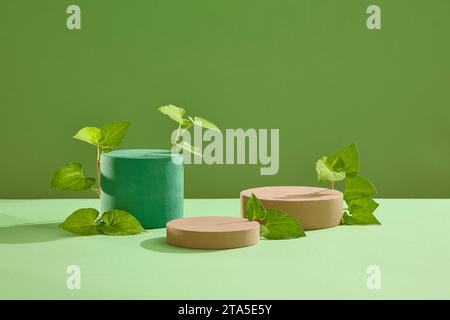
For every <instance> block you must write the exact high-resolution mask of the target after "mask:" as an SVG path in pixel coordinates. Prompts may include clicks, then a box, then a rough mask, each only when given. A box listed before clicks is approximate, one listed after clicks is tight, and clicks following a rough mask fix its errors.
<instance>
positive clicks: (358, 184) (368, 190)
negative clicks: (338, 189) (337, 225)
mask: <svg viewBox="0 0 450 320" xmlns="http://www.w3.org/2000/svg"><path fill="white" fill-rule="evenodd" d="M345 183H346V185H345V193H344V199H345V201H350V200H354V199H361V198H366V197H369V196H372V195H374V194H377V190H376V189H375V186H374V185H373V184H372V182H370V181H369V180H367V179H366V178H364V177H361V176H360V175H356V176H354V177H347V179H346V182H345Z"/></svg>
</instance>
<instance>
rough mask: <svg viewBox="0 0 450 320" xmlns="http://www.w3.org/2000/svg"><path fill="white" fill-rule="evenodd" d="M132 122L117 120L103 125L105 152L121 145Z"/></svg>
mask: <svg viewBox="0 0 450 320" xmlns="http://www.w3.org/2000/svg"><path fill="white" fill-rule="evenodd" d="M130 124H131V123H130V122H129V121H116V122H113V123H110V124H107V125H106V126H104V127H102V128H101V132H102V136H103V139H102V142H101V148H102V150H103V151H104V152H109V151H111V150H113V149H115V148H117V147H118V146H120V144H121V143H122V140H123V137H124V136H125V134H126V133H127V131H128V127H129V126H130Z"/></svg>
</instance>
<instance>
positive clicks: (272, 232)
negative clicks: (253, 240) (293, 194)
mask: <svg viewBox="0 0 450 320" xmlns="http://www.w3.org/2000/svg"><path fill="white" fill-rule="evenodd" d="M260 233H261V234H262V235H263V236H264V237H265V238H267V239H272V240H277V239H290V238H300V237H306V234H305V232H304V231H303V228H302V226H301V225H300V223H299V222H298V220H297V219H296V218H294V217H293V216H291V215H290V214H288V213H286V212H283V211H281V210H278V209H266V223H265V224H264V227H263V228H261V229H260Z"/></svg>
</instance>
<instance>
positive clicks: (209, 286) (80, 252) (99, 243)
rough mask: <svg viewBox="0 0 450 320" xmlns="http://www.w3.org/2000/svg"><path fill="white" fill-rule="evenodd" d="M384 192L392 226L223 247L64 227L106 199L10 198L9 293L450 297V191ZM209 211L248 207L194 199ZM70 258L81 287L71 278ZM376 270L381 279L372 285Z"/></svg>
mask: <svg viewBox="0 0 450 320" xmlns="http://www.w3.org/2000/svg"><path fill="white" fill-rule="evenodd" d="M379 202H380V208H379V209H378V210H377V216H378V217H379V219H380V220H381V222H382V223H383V225H382V226H339V227H336V228H332V229H325V230H316V231H309V232H307V237H306V238H300V239H294V240H278V241H276V240H263V239H261V240H260V242H259V244H258V245H256V246H253V247H247V248H241V249H231V250H216V251H214V250H193V249H183V248H177V247H172V246H170V245H168V244H167V243H166V241H165V229H157V230H150V231H147V232H145V233H143V234H140V235H137V236H123V237H113V236H103V235H98V236H87V237H81V236H76V235H72V234H70V233H67V232H65V231H63V230H61V229H59V228H58V227H57V225H58V223H59V222H61V221H62V220H63V219H64V218H65V217H66V216H67V215H68V214H70V213H71V212H72V211H74V210H76V209H78V208H82V207H98V205H99V201H98V200H0V298H1V299H13V298H19V299H347V298H354V299H432V298H433V299H442V298H445V299H449V298H450V250H449V244H450V232H449V231H450V199H441V200H397V199H388V200H380V201H379ZM201 215H225V216H238V215H239V200H237V199H217V200H186V201H185V216H186V217H192V216H201ZM70 266H76V267H75V268H78V267H79V271H80V278H79V279H80V289H69V288H68V282H69V284H70V283H72V282H71V279H72V280H73V278H70V277H71V276H73V274H70V273H69V274H68V270H69V272H73V271H72V270H74V269H73V267H72V269H71V268H70ZM371 266H372V267H371ZM373 266H375V267H373ZM368 270H369V271H370V272H373V270H378V271H379V274H378V275H379V278H378V279H379V280H380V282H379V283H380V284H381V288H380V289H369V288H368V285H367V283H368V279H369V283H372V284H373V282H372V280H373V279H374V278H373V276H374V274H373V273H372V274H368V273H367V272H368ZM68 279H69V281H68ZM69 287H70V285H69Z"/></svg>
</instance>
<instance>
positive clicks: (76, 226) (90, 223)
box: [59, 208, 99, 236]
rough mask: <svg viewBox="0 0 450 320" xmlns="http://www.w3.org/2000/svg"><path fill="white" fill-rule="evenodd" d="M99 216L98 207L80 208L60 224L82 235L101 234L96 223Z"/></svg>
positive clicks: (67, 229) (63, 227) (65, 228)
mask: <svg viewBox="0 0 450 320" xmlns="http://www.w3.org/2000/svg"><path fill="white" fill-rule="evenodd" d="M97 216H98V211H97V210H96V209H93V208H84V209H78V210H76V211H74V212H73V213H72V214H71V215H70V216H68V217H67V219H66V220H65V221H64V222H63V223H61V224H60V225H59V226H60V227H61V228H62V229H64V230H66V231H69V232H72V233H76V234H79V235H82V236H90V235H94V234H99V231H98V229H97V225H96V220H97Z"/></svg>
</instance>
